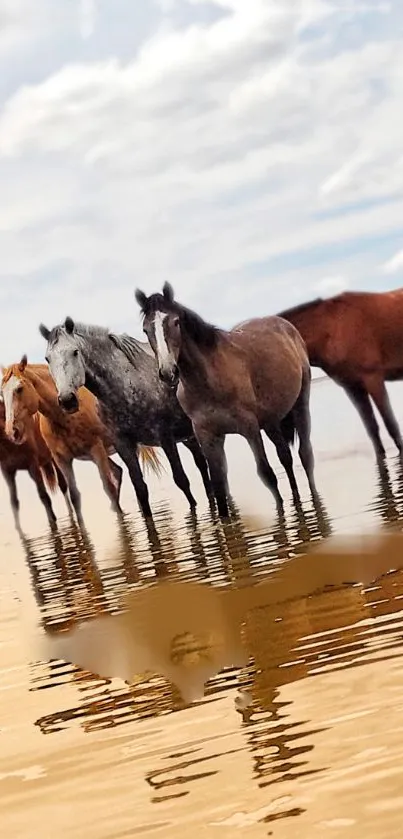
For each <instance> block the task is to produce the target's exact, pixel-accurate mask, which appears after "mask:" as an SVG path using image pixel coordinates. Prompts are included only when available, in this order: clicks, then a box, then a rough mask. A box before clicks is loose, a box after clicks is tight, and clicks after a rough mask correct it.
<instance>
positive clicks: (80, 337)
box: [39, 317, 211, 517]
mask: <svg viewBox="0 0 403 839" xmlns="http://www.w3.org/2000/svg"><path fill="white" fill-rule="evenodd" d="M39 330H40V333H41V335H42V336H43V337H44V338H45V340H46V341H47V351H46V360H47V362H48V364H49V368H50V372H51V374H52V376H53V379H54V381H55V384H56V388H57V391H58V397H59V403H60V405H61V406H62V408H64V410H65V411H67V412H75V411H76V410H77V408H78V400H77V391H78V389H79V388H80V387H82V386H83V385H85V386H86V387H87V388H88V390H90V391H91V392H92V393H93V394H94V395H95V396H96V397H97V398H98V400H99V403H100V410H101V413H102V419H103V420H104V422H106V423H107V424H108V426H109V427H110V430H111V433H112V434H113V437H114V440H115V446H116V451H117V453H118V454H119V455H120V457H121V458H122V460H123V461H124V463H125V464H126V466H127V468H128V470H129V474H130V478H131V481H132V484H133V486H134V489H135V492H136V495H137V498H138V501H139V504H140V507H141V510H142V512H143V513H144V515H145V516H146V517H150V516H151V515H152V513H151V508H150V504H149V498H148V489H147V485H146V483H145V481H144V478H143V475H142V472H141V469H140V465H139V461H138V457H137V450H136V449H137V445H138V444H139V443H142V444H143V445H147V446H161V448H162V449H163V450H164V452H165V454H166V456H167V458H168V460H169V463H170V466H171V469H172V475H173V479H174V481H175V483H176V484H177V486H178V487H179V488H180V489H181V490H182V492H183V493H184V494H185V496H186V498H187V500H188V502H189V504H190V507H191V508H193V509H194V508H195V506H196V501H195V499H194V497H193V495H192V492H191V490H190V485H189V480H188V477H187V475H186V473H185V471H184V469H183V466H182V463H181V460H180V457H179V453H178V449H177V443H178V442H182V443H183V444H184V445H185V446H186V447H187V448H188V449H189V451H190V452H191V453H192V455H193V458H194V461H195V464H196V466H197V468H198V469H199V471H200V474H201V476H202V479H203V483H204V486H205V489H206V493H207V496H208V497H209V498H210V495H211V485H210V477H209V471H208V466H207V462H206V460H205V458H204V456H203V454H202V452H201V449H200V447H199V444H198V442H197V441H196V439H195V437H194V434H193V429H192V423H191V421H190V419H189V418H188V417H187V416H186V414H185V413H184V411H183V410H182V408H181V407H180V405H179V402H178V400H177V398H176V394H175V392H174V391H173V390H172V389H171V388H169V387H167V385H166V384H164V383H163V382H162V381H161V379H160V377H159V375H158V367H157V364H156V362H155V358H154V354H153V352H152V350H151V349H150V348H149V346H148V344H145V343H142V342H141V341H137V340H136V339H134V338H131V337H130V336H129V335H116V334H114V333H111V332H109V330H108V329H106V328H105V327H100V326H91V325H88V324H83V323H76V324H75V323H74V321H73V320H72V319H71V318H70V317H67V318H66V320H65V322H64V323H63V324H59V325H58V326H55V327H54V328H53V329H47V328H46V326H44V325H43V324H41V326H40V327H39Z"/></svg>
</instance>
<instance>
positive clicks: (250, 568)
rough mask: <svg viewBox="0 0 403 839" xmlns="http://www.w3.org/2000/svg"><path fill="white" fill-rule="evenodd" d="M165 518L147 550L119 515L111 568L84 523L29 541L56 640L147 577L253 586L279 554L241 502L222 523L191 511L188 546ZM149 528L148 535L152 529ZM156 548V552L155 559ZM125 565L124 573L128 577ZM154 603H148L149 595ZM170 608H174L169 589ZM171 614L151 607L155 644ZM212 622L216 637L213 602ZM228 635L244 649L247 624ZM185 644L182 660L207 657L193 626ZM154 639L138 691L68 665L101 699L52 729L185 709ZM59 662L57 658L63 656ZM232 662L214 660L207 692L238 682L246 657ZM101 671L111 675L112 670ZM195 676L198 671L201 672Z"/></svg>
mask: <svg viewBox="0 0 403 839" xmlns="http://www.w3.org/2000/svg"><path fill="white" fill-rule="evenodd" d="M161 516H162V518H161V525H160V527H159V530H160V531H161V537H159V536H158V533H157V530H156V529H155V530H153V531H152V533H151V535H150V531H149V530H148V531H146V532H147V535H148V540H149V541H148V549H147V550H146V551H144V550H140V549H139V547H140V538H139V532H138V531H137V530H136V522H135V521H134V520H133V519H130V518H129V517H126V516H124V517H122V518H121V519H120V520H119V530H118V533H119V549H118V551H117V552H116V555H114V563H113V565H112V566H108V567H106V568H103V570H102V573H101V572H100V571H99V569H98V565H97V562H96V557H95V551H94V547H93V545H92V543H91V540H90V538H89V536H88V534H87V533H86V531H85V530H84V531H83V530H82V529H80V528H78V527H77V525H76V524H75V523H74V520H73V521H72V522H71V523H70V525H69V526H66V527H65V528H64V529H61V530H60V532H58V533H53V534H50V535H49V537H48V540H47V542H45V543H43V542H42V541H41V540H38V542H37V543H35V542H33V541H31V542H29V540H25V543H24V544H25V548H26V554H27V561H28V566H29V568H30V570H31V575H32V581H33V586H34V590H35V592H36V597H37V603H38V606H39V608H40V610H41V614H42V622H43V626H44V629H45V631H46V632H47V633H48V635H52V636H53V637H56V636H59V635H60V631H61V630H65V629H69V630H71V629H74V628H75V629H77V628H78V627H79V626H80V625H82V624H83V622H84V623H85V625H86V626H88V625H89V624H91V621H92V620H93V619H96V618H100V617H102V616H105V617H106V616H112V615H113V614H114V613H117V612H119V611H120V608H121V598H122V595H124V593H125V592H127V591H129V590H130V589H133V588H134V590H136V591H142V590H143V588H142V582H143V580H146V579H148V580H150V572H152V571H154V580H155V581H157V580H158V579H161V577H163V576H167V574H169V577H170V578H172V579H176V580H181V579H182V580H194V581H198V580H199V581H200V580H205V579H206V577H209V579H211V580H212V581H213V580H216V579H217V578H219V577H221V578H222V579H223V580H224V581H225V582H226V583H228V582H230V583H232V584H234V583H235V584H236V583H237V581H239V582H241V583H244V582H245V581H246V580H247V579H250V578H251V577H253V576H254V574H259V575H261V574H262V571H263V569H264V566H265V565H266V567H267V559H268V550H267V544H268V543H269V546H270V548H269V551H270V555H271V556H273V557H275V555H276V554H275V542H274V538H275V537H273V534H272V532H270V531H268V532H267V533H264V532H262V531H260V532H259V533H258V534H257V537H256V538H255V537H254V534H251V533H250V532H248V530H247V527H246V526H245V524H244V523H243V522H242V519H241V517H240V516H239V513H238V511H237V510H236V508H235V507H234V508H233V510H232V520H231V521H230V522H227V523H222V522H221V521H220V520H219V519H217V517H216V516H214V517H212V516H211V515H210V517H207V520H206V521H204V522H203V521H202V522H198V521H197V520H196V519H195V517H194V516H189V518H188V521H187V528H186V531H185V534H184V535H185V537H187V539H188V547H185V548H183V547H182V548H181V546H180V541H181V540H180V539H179V540H178V535H177V534H176V533H175V528H174V526H173V521H172V519H170V514H169V511H166V510H162V511H161ZM319 522H320V518H319ZM137 526H138V523H137ZM279 527H280V531H281V542H282V546H281V549H282V550H284V549H286V550H287V551H288V554H289V555H291V554H292V552H293V551H295V549H296V548H298V547H299V545H298V542H297V541H296V538H295V533H293V532H292V528H291V532H290V534H289V533H288V532H287V528H286V527H285V525H284V522H282V523H281V524H280V525H276V527H275V533H276V534H277V533H278V530H279ZM289 527H290V525H289ZM307 527H308V529H309V524H308V525H307V523H306V522H304V538H306V530H307ZM318 532H319V531H318V524H317V522H316V524H315V527H312V533H311V535H312V538H313V539H315V538H317V537H318ZM142 533H143V537H144V530H142ZM182 536H183V534H182ZM182 541H183V540H182ZM279 549H280V548H279ZM45 552H46V553H45ZM35 554H36V556H35ZM44 554H45V557H44ZM46 554H47V556H46ZM147 554H148V555H150V554H151V560H152V563H151V564H150V561H149V559H148V558H147ZM118 567H120V568H121V569H122V572H123V573H119V571H118ZM147 591H149V589H147V590H146V593H145V598H147V597H148V595H147ZM164 597H165V595H163V600H162V605H163V603H164ZM195 597H196V600H195V601H194V610H195V612H197V610H199V611H200V609H203V607H202V604H201V600H200V593H198V594H197V595H196V594H195ZM144 602H145V603H146V602H147V603H148V600H145V601H144ZM166 604H167V611H168V612H169V608H170V607H169V595H168V594H167V597H166ZM136 608H137V607H136ZM175 610H176V612H177V613H180V611H181V609H180V608H178V605H177V606H176V607H175ZM175 610H174V611H175ZM162 611H163V609H162V608H160V607H159V609H157V610H155V609H151V610H150V609H148V608H147V609H145V611H144V610H143V611H142V621H143V622H142V623H141V632H142V634H144V632H145V633H146V634H147V632H149V631H150V628H151V630H152V631H153V632H154V630H155V631H156V633H157V638H156V639H154V641H152V644H153V643H154V642H155V640H156V643H157V646H158V644H159V643H160V641H159V640H158V639H160V638H163V637H164V632H165V630H164V621H163V619H162V618H161V613H162ZM210 620H211V621H212V624H211V627H210V625H209V622H210ZM202 624H203V625H204V624H205V630H203V631H206V632H207V635H209V633H210V630H212V631H213V634H214V620H213V617H212V614H211V610H209V609H208V608H207V609H206V610H205V611H203V618H202ZM203 631H202V632H203ZM210 634H211V633H210ZM63 636H64V633H63ZM228 637H230V644H231V645H232V649H235V648H236V647H237V645H238V647H239V637H240V635H239V630H238V623H235V624H234V629H233V630H231V631H230V635H229V636H228ZM178 642H179V647H178V650H177V651H176V652H175V656H176V655H179V657H180V658H181V657H182V656H183V655H185V658H186V656H189V655H190V657H191V658H192V660H193V659H194V658H195V656H196V659H197V656H198V655H200V650H199V648H198V642H197V640H196V641H195V640H194V639H193V640H192V638H191V636H189V634H187V633H186V632H185V634H184V636H183V638H182V640H180V641H178ZM203 643H204V642H203ZM206 643H207V642H206ZM152 644H151V647H150V654H149V667H148V668H147V667H146V668H145V670H144V668H143V669H142V670H141V671H139V672H137V673H135V672H133V673H132V674H131V678H130V679H128V681H129V682H131V685H130V687H126V688H124V687H123V686H122V687H121V688H119V689H117V688H115V687H114V686H112V685H111V679H110V678H102V679H101V681H100V679H99V678H96V677H95V676H93V677H91V676H90V675H89V671H90V670H92V672H95V673H96V672H98V670H97V668H95V670H94V669H93V668H92V667H91V668H90V667H88V666H87V665H86V666H85V668H84V670H83V669H82V668H81V670H80V669H78V668H77V667H75V668H74V669H73V670H71V669H70V670H68V671H67V672H70V674H71V678H73V680H75V681H78V682H79V684H80V686H81V687H82V689H83V690H84V688H85V693H86V696H88V691H91V693H93V691H94V690H95V691H97V696H96V697H95V699H93V698H91V697H89V701H87V700H85V701H84V704H82V702H80V706H81V707H80V708H73V709H70V710H67V711H65V712H63V714H62V716H61V715H60V714H56V715H51V716H50V717H49V718H46V719H45V720H42V721H40V724H41V726H44V727H45V728H46V730H55V728H57V727H59V726H60V724H61V723H64V724H67V723H68V721H69V720H70V719H77V717H80V718H82V724H83V726H84V727H85V728H86V729H87V728H88V727H91V726H94V725H96V726H99V725H101V722H102V725H111V724H114V725H115V724H118V722H119V721H120V722H124V721H125V720H127V719H129V718H133V714H135V715H137V716H138V715H140V716H142V715H146V716H150V715H153V714H158V713H160V712H161V711H162V710H164V711H167V710H174V709H175V708H180V707H183V704H184V702H183V699H182V697H181V694H180V691H178V689H177V687H176V686H175V679H167V678H166V677H165V676H163V675H162V674H161V671H160V670H159V668H158V666H156V665H155V657H154V658H153V656H154V654H153V647H152ZM183 645H184V646H183ZM195 645H196V646H195ZM206 649H207V648H206ZM201 655H202V657H203V655H205V652H203V651H202V652H201ZM207 655H209V653H207ZM52 658H54V656H53V655H52ZM56 659H60V660H65V661H68V660H70V661H73V662H75V659H74V656H72V657H71V658H68V657H66V655H64V654H63V655H60V656H59V655H56ZM234 661H235V663H234ZM153 662H154V664H153ZM225 662H226V663H225V667H224V671H223V672H221V671H222V668H220V667H219V666H218V665H217V667H215V665H213V673H212V675H211V673H210V676H209V679H208V682H207V687H206V694H209V695H211V694H217V693H219V692H221V691H222V690H224V689H227V688H228V685H229V680H230V679H232V680H233V679H234V678H235V677H236V673H237V672H238V669H237V668H238V666H239V665H237V664H236V659H235V660H233V659H232V658H231V656H229V657H228V658H227V659H225ZM77 663H78V662H77ZM233 664H234V666H233ZM197 666H198V665H196V670H197ZM61 668H62V669H63V672H64V671H65V668H66V665H60V664H58V665H55V664H53V665H52V673H54V674H55V675H60V672H61ZM147 669H148V670H149V672H148V673H147ZM99 671H100V673H101V675H102V667H100V668H99ZM189 675H190V676H191V673H189ZM106 676H108V673H106ZM186 678H187V677H186ZM133 679H134V682H133ZM43 681H45V682H47V684H48V685H51V684H52V683H53V682H54V676H53V675H51V677H50V682H49V677H47V679H46V678H45V680H43V678H42V679H41V680H40V683H41V684H43ZM100 685H101V686H102V685H103V693H102V696H101V695H100V694H99V690H100ZM185 704H186V702H185ZM108 709H109V710H108ZM111 709H112V710H111ZM135 709H136V710H135ZM112 718H113V721H112Z"/></svg>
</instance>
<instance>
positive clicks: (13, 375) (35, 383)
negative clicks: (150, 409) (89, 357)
mask: <svg viewBox="0 0 403 839" xmlns="http://www.w3.org/2000/svg"><path fill="white" fill-rule="evenodd" d="M2 392H3V398H4V405H5V412H6V425H5V431H6V434H7V436H8V437H9V439H10V440H11V441H12V442H13V443H14V444H15V443H17V444H21V443H23V442H25V441H27V440H29V439H30V436H31V434H32V417H33V416H35V415H36V413H39V415H40V416H39V427H40V431H41V434H42V436H43V438H44V440H45V442H46V444H47V446H48V448H49V450H50V452H51V454H52V458H53V460H54V461H55V463H56V464H57V466H58V467H59V469H60V470H61V472H62V474H63V475H64V477H65V479H66V481H67V485H68V488H69V492H70V498H71V501H72V504H73V507H74V509H75V511H76V515H77V518H78V519H79V520H80V521H82V516H81V496H80V492H79V490H78V488H77V483H76V479H75V475H74V470H73V460H75V459H78V460H92V461H93V462H94V463H95V464H96V466H97V467H98V471H99V474H100V477H101V480H102V484H103V487H104V490H105V492H106V494H107V496H108V498H109V499H110V501H111V505H112V508H113V509H114V510H115V511H116V512H121V508H120V504H119V496H120V487H121V482H122V468H121V467H120V466H119V465H118V464H117V463H114V461H113V460H111V459H110V457H109V455H111V454H114V453H115V448H114V444H113V437H112V433H111V432H110V431H109V429H107V428H106V426H105V425H104V424H103V422H102V420H101V418H100V416H99V413H98V402H97V399H96V398H95V396H93V394H92V393H90V392H89V391H88V390H87V389H86V388H85V387H82V388H80V392H79V395H78V398H79V410H78V411H77V412H76V413H75V414H66V412H65V411H63V409H62V408H61V407H60V406H59V403H58V398H57V391H56V387H55V384H54V382H53V379H52V377H51V375H50V373H49V370H48V367H47V366H46V365H45V364H28V363H27V357H26V355H24V356H23V357H22V359H21V361H20V362H19V364H12V365H10V366H9V367H7V368H4V369H3V379H2ZM140 453H141V456H142V460H143V468H144V466H146V467H147V466H149V467H151V468H152V469H153V471H155V472H156V473H157V474H158V473H159V470H160V463H159V460H158V457H157V455H156V453H155V451H154V449H152V448H149V447H147V446H141V447H140Z"/></svg>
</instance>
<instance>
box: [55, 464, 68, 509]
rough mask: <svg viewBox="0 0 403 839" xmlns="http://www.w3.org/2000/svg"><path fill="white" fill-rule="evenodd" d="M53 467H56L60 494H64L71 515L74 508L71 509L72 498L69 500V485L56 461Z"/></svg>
mask: <svg viewBox="0 0 403 839" xmlns="http://www.w3.org/2000/svg"><path fill="white" fill-rule="evenodd" d="M53 466H54V467H55V472H56V475H57V483H58V485H59V489H60V492H61V493H63V496H64V500H65V502H66V506H67V509H68V511H69V513H70V514H71V509H72V508H71V501H70V498H69V488H68V485H67V481H66V478H65V477H64V475H63V472H62V470H61V469H60V466H58V464H57V463H56V461H55V460H54V461H53Z"/></svg>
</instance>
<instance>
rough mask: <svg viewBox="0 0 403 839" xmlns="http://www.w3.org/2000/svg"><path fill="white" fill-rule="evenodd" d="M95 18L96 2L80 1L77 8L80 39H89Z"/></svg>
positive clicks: (94, 0) (92, 0) (93, 0)
mask: <svg viewBox="0 0 403 839" xmlns="http://www.w3.org/2000/svg"><path fill="white" fill-rule="evenodd" d="M96 16H97V8H96V0H81V2H80V6H79V28H80V34H81V37H82V38H84V39H86V38H90V37H91V35H92V34H93V32H94V29H95V22H96Z"/></svg>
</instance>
